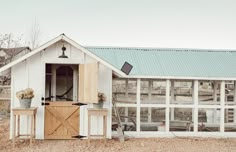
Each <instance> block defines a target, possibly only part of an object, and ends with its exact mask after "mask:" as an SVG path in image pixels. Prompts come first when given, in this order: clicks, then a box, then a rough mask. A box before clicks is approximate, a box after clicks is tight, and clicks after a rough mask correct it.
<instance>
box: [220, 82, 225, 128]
mask: <svg viewBox="0 0 236 152" xmlns="http://www.w3.org/2000/svg"><path fill="white" fill-rule="evenodd" d="M220 106H221V108H220V113H221V115H220V132H224V129H225V123H224V119H225V109H224V106H225V81H224V80H223V81H221V83H220Z"/></svg>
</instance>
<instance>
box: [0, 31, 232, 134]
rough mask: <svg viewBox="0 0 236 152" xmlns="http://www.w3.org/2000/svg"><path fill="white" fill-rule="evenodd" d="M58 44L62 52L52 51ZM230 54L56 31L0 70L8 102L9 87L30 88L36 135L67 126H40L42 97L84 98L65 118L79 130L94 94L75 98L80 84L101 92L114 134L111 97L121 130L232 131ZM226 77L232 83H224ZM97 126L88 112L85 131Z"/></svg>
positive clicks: (44, 121) (67, 101)
mask: <svg viewBox="0 0 236 152" xmlns="http://www.w3.org/2000/svg"><path fill="white" fill-rule="evenodd" d="M63 46H64V47H65V48H66V50H65V55H66V56H67V58H60V56H61V54H62V47H63ZM235 57H236V52H235V51H229V50H228V51H227V50H196V49H195V50H193V49H190V50H186V49H148V48H111V47H110V48H108V47H83V46H81V45H79V44H78V43H77V42H75V41H73V40H71V39H70V38H68V37H67V36H65V35H64V34H62V35H60V36H58V37H56V38H55V39H53V40H51V41H49V42H47V43H45V44H44V45H42V46H40V47H39V48H37V49H35V50H33V51H32V52H30V53H28V54H26V55H24V56H23V57H21V58H19V59H17V60H15V61H13V62H11V63H9V64H8V65H6V66H4V67H2V68H0V72H3V71H5V70H7V69H11V74H12V80H11V108H14V107H18V106H19V101H18V99H17V98H16V92H17V91H19V90H22V89H25V88H32V89H33V90H34V92H35V97H34V98H33V101H32V106H33V107H38V113H37V116H36V139H70V138H71V136H72V135H73V134H65V133H62V134H60V132H57V130H50V131H49V130H48V128H50V127H48V125H52V123H58V122H56V121H55V122H54V121H51V120H52V119H51V117H53V116H52V115H50V114H49V113H48V112H47V108H46V107H47V105H44V104H42V103H48V102H49V103H50V105H52V106H53V104H55V105H60V106H61V107H62V108H63V106H64V107H68V105H72V103H75V102H78V101H79V100H80V102H89V103H88V105H86V106H81V107H80V108H79V114H77V115H75V116H73V119H75V120H78V121H77V122H76V123H74V124H73V122H72V124H71V126H73V127H74V128H77V129H79V132H78V134H80V135H83V136H87V133H88V130H87V123H88V122H87V119H88V118H87V108H88V107H91V108H92V107H93V104H91V103H92V102H95V101H94V100H96V99H94V98H93V97H91V98H88V99H85V98H84V99H82V100H83V101H82V100H81V98H80V96H82V95H81V94H80V93H81V92H80V89H81V88H83V87H84V88H83V89H85V90H86V89H87V91H85V92H83V93H84V94H88V96H90V93H91V94H93V93H97V92H103V93H104V94H105V95H106V97H107V101H106V102H105V105H104V107H105V108H108V109H109V116H108V121H107V124H106V125H107V138H111V137H112V136H113V135H116V131H115V130H114V127H112V126H115V123H116V122H115V119H113V117H112V115H113V112H112V102H113V103H114V102H115V103H116V107H117V109H118V111H119V113H120V116H121V121H122V125H123V130H124V132H125V134H126V135H128V136H132V137H167V136H168V137H173V136H201V137H236V98H235V96H236V89H234V88H235V81H236V70H235V66H236V60H235ZM125 62H129V63H130V64H131V65H132V66H133V69H132V70H131V72H130V74H129V75H126V74H125V73H124V72H122V71H121V70H120V69H121V67H122V65H123V64H124V63H125ZM81 74H83V75H81ZM226 83H229V84H232V86H231V89H230V90H227V91H226V89H225V84H226ZM180 84H183V85H180ZM203 84H204V85H205V84H207V85H209V86H210V87H202V85H203ZM89 86H90V87H89ZM61 110H62V111H63V109H61ZM62 111H57V112H58V113H60V112H61V114H63V112H62ZM54 112H56V111H54ZM65 115H67V114H65ZM21 123H23V124H25V125H24V126H23V127H21V132H24V133H27V132H29V131H30V130H29V128H30V127H29V125H30V122H29V119H27V118H25V119H23V120H22V122H21ZM12 124H13V120H12V117H11V127H12ZM62 126H63V125H62ZM64 127H65V126H64ZM102 128H103V126H102V119H101V118H100V117H93V118H92V133H93V134H100V133H101V132H102ZM63 129H65V130H66V129H68V128H63ZM11 130H12V129H11ZM49 132H50V133H49ZM10 134H11V135H10V137H12V132H11V133H10Z"/></svg>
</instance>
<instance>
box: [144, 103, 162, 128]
mask: <svg viewBox="0 0 236 152" xmlns="http://www.w3.org/2000/svg"><path fill="white" fill-rule="evenodd" d="M165 110H166V108H154V107H141V109H140V125H141V126H140V130H141V131H165V125H164V124H165Z"/></svg>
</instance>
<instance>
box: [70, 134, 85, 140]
mask: <svg viewBox="0 0 236 152" xmlns="http://www.w3.org/2000/svg"><path fill="white" fill-rule="evenodd" d="M71 137H72V138H78V139H83V138H85V137H87V136H81V135H76V136H71Z"/></svg>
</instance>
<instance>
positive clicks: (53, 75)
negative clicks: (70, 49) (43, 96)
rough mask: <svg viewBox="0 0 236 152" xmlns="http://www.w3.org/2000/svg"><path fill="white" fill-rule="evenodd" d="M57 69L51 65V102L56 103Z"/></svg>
mask: <svg viewBox="0 0 236 152" xmlns="http://www.w3.org/2000/svg"><path fill="white" fill-rule="evenodd" d="M56 78H57V68H56V65H52V91H51V92H52V93H53V98H52V101H56V93H57V86H56V85H57V80H56Z"/></svg>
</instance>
